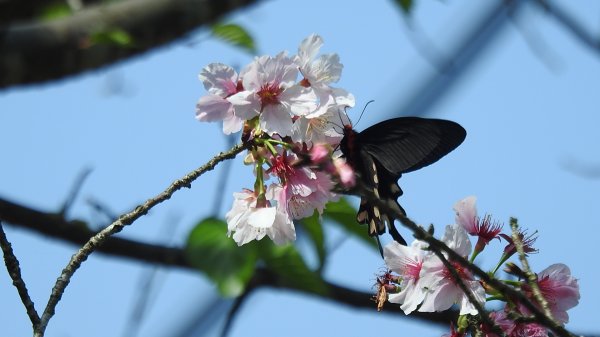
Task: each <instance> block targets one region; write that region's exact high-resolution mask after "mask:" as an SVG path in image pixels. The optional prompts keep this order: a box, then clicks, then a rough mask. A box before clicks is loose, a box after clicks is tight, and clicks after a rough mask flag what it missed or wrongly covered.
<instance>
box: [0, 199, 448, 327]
mask: <svg viewBox="0 0 600 337" xmlns="http://www.w3.org/2000/svg"><path fill="white" fill-rule="evenodd" d="M0 220H3V221H6V222H10V223H11V224H13V225H17V226H20V227H23V228H27V229H31V230H33V231H35V232H39V233H43V234H46V235H50V236H52V237H54V238H57V239H60V240H64V241H67V242H69V243H73V244H76V245H78V246H80V245H82V244H83V243H85V242H86V241H87V240H88V239H89V238H90V237H92V236H93V235H94V234H95V233H96V232H93V231H91V230H89V229H88V228H87V227H86V226H85V223H83V222H69V221H67V220H64V219H62V218H61V217H60V216H59V215H57V214H53V213H44V212H40V211H38V210H34V209H31V208H28V207H24V206H21V205H17V204H15V203H12V202H10V201H7V200H2V199H0ZM98 252H101V253H104V254H110V255H113V256H118V257H124V258H130V259H134V260H137V261H143V262H147V263H153V264H160V265H164V266H170V267H180V268H185V269H189V270H195V269H194V268H193V267H192V266H191V265H190V264H189V262H188V261H187V260H186V258H185V253H184V251H183V249H181V248H175V247H166V246H161V245H152V244H147V243H142V242H139V241H134V240H128V239H122V238H116V237H110V238H108V239H107V240H106V241H105V242H104V244H103V245H101V246H99V247H98ZM252 282H253V283H254V285H255V286H257V287H272V288H278V289H282V290H298V291H302V292H304V293H306V294H309V295H312V296H316V297H319V298H321V299H327V300H331V301H335V302H336V303H340V304H345V305H349V306H351V307H354V308H361V309H368V310H375V304H374V302H373V301H371V299H370V298H371V296H372V295H373V294H371V293H368V292H362V291H357V290H353V289H349V288H346V287H343V286H340V285H337V284H335V283H331V282H325V283H326V284H327V286H328V288H329V293H328V295H327V297H323V296H322V295H317V294H312V293H309V292H307V291H306V290H305V289H294V288H290V286H289V285H288V284H283V283H281V282H279V281H278V280H277V277H276V276H275V275H273V274H272V273H270V272H268V271H267V270H265V269H258V270H257V271H256V275H255V277H254V279H253V281H252ZM383 312H386V313H391V314H401V315H402V316H403V317H404V313H403V312H402V311H401V310H400V307H399V306H397V305H391V304H389V303H388V304H386V306H385V309H384V311H383ZM457 315H458V313H457V312H456V311H447V312H443V313H418V312H414V313H412V314H411V315H410V316H406V318H408V319H412V318H414V319H419V320H422V321H424V322H429V323H437V324H444V325H447V324H448V322H450V321H453V320H455V318H456V317H457Z"/></svg>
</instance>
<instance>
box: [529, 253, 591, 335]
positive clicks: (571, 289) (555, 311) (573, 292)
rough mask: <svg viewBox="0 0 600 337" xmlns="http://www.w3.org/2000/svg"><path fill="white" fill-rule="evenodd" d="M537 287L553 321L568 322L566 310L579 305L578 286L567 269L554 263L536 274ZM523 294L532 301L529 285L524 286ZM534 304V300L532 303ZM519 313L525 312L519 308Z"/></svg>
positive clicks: (560, 264)
mask: <svg viewBox="0 0 600 337" xmlns="http://www.w3.org/2000/svg"><path fill="white" fill-rule="evenodd" d="M537 283H538V286H539V288H540V291H541V292H542V296H544V298H545V299H546V301H547V302H548V307H549V308H550V311H551V312H552V316H554V319H556V320H557V321H559V322H560V323H563V324H564V323H567V322H569V314H568V313H567V310H569V309H571V308H573V307H575V306H576V305H577V304H578V303H579V297H580V294H579V284H578V282H577V279H576V278H574V277H573V276H571V270H570V269H569V267H567V266H566V265H564V264H562V263H556V264H553V265H551V266H549V267H548V268H546V269H544V270H542V271H541V272H540V273H539V274H538V281H537ZM523 288H524V290H525V293H526V294H528V296H529V297H530V298H532V299H533V293H532V291H531V289H530V287H529V285H527V284H524V285H523ZM533 302H534V303H535V300H534V301H533ZM519 308H520V309H521V311H523V312H527V310H526V309H525V308H524V307H522V306H520V307H519Z"/></svg>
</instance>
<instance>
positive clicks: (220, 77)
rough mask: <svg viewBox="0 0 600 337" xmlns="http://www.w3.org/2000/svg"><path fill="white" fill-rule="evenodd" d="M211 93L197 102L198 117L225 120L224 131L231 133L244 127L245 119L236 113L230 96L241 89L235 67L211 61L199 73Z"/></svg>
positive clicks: (208, 119)
mask: <svg viewBox="0 0 600 337" xmlns="http://www.w3.org/2000/svg"><path fill="white" fill-rule="evenodd" d="M198 78H199V79H200V80H201V81H202V83H203V84H204V88H205V89H206V90H207V91H208V92H209V95H206V96H203V97H201V98H200V100H198V103H197V104H196V119H198V120H199V121H203V122H215V121H223V132H224V133H225V134H230V133H233V132H238V131H240V130H241V129H242V124H243V120H242V119H241V118H240V117H239V116H237V115H236V114H235V111H234V109H233V105H232V104H231V103H230V102H229V101H228V100H227V98H228V97H230V96H232V95H234V94H236V93H237V92H239V91H241V89H242V88H241V82H240V81H239V80H238V74H237V73H236V72H235V70H233V68H231V67H229V66H227V65H224V64H222V63H211V64H209V65H208V66H206V67H205V68H204V69H202V71H201V72H200V75H198Z"/></svg>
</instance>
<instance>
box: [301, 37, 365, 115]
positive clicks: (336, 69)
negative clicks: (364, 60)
mask: <svg viewBox="0 0 600 337" xmlns="http://www.w3.org/2000/svg"><path fill="white" fill-rule="evenodd" d="M322 45H323V39H322V38H321V37H320V36H319V35H316V34H312V35H310V36H309V37H307V38H306V39H304V40H303V41H302V42H301V43H300V46H299V47H298V55H297V56H296V57H295V58H294V61H295V62H296V64H297V65H298V68H299V69H300V73H301V74H302V76H304V79H303V80H302V81H300V84H301V85H302V86H304V87H306V88H309V89H310V90H311V91H313V92H314V93H315V95H316V96H317V97H318V100H319V102H320V107H319V109H317V110H315V111H314V112H313V113H311V114H310V115H308V116H307V117H308V118H313V117H318V116H320V115H321V114H323V113H326V112H327V111H328V110H329V108H330V106H340V105H341V106H343V105H345V104H346V102H348V101H352V105H354V103H353V101H354V96H352V94H350V93H349V92H347V91H346V90H344V89H340V88H333V87H331V86H330V84H331V83H335V82H337V81H339V79H340V77H341V74H342V69H343V65H342V64H341V63H340V57H339V56H338V55H337V54H335V53H334V54H324V55H320V56H319V57H317V54H318V53H319V50H320V49H321V46H322Z"/></svg>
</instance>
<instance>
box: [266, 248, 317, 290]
mask: <svg viewBox="0 0 600 337" xmlns="http://www.w3.org/2000/svg"><path fill="white" fill-rule="evenodd" d="M260 243H261V250H260V255H261V257H262V258H263V259H264V261H265V264H266V265H267V268H268V269H269V270H270V271H272V272H273V273H275V274H277V276H278V277H279V280H280V281H281V282H282V283H284V284H286V285H288V286H290V287H293V288H296V289H299V290H306V291H308V292H311V293H315V294H321V295H325V294H327V290H328V288H327V285H326V284H325V282H324V281H323V279H322V278H321V276H320V275H319V274H317V273H316V272H314V271H312V270H310V268H308V266H307V265H306V263H305V262H304V259H303V258H302V255H300V253H299V252H298V250H296V247H295V246H294V245H283V246H276V245H275V244H273V243H272V242H271V241H265V240H263V242H260Z"/></svg>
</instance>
